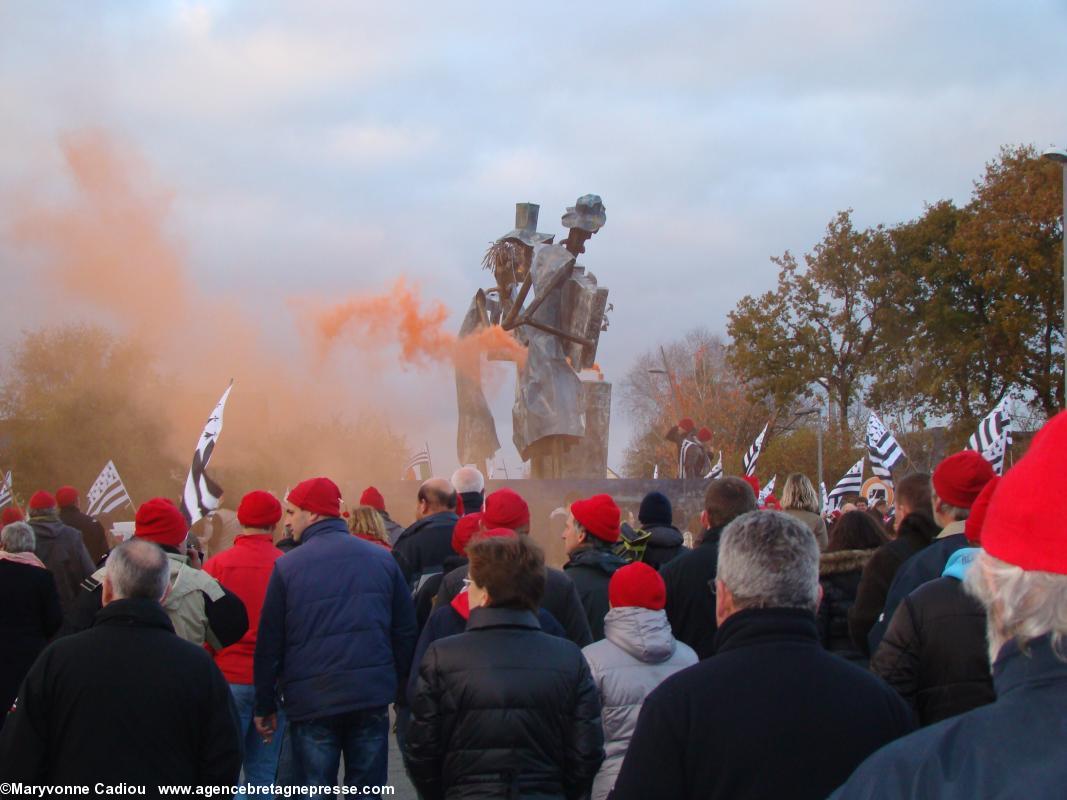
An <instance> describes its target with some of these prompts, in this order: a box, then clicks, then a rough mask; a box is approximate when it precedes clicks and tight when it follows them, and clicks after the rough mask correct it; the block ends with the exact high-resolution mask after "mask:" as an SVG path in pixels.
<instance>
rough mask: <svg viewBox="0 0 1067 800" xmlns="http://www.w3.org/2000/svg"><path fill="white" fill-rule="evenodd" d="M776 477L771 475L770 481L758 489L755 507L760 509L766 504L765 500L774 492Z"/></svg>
mask: <svg viewBox="0 0 1067 800" xmlns="http://www.w3.org/2000/svg"><path fill="white" fill-rule="evenodd" d="M777 477H778V476H777V475H772V476H771V479H770V480H769V481H767V485H766V486H764V487H763V488H762V489H760V491H759V497H758V498H757V500H756V505H758V506H760V507H761V508H762V507H763V504H764V503H766V502H767V498H768V497H770V495H771V492H773V491H774V480H775V478H777Z"/></svg>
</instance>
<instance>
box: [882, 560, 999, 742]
mask: <svg viewBox="0 0 1067 800" xmlns="http://www.w3.org/2000/svg"><path fill="white" fill-rule="evenodd" d="M871 671H872V672H874V673H875V674H877V675H880V676H881V677H882V678H884V679H885V680H886V682H887V683H888V684H889V685H890V686H892V687H893V688H894V689H896V690H897V691H898V692H900V695H901V697H903V698H904V699H905V700H907V701H908V702H909V703H910V704H911V705H912V707H913V708H914V709H915V711H916V713H917V714H918V716H919V724H920V725H930V724H932V723H934V722H939V721H940V720H943V719H948V718H949V717H954V716H956V715H957V714H962V713H963V712H964V711H970V710H971V709H972V708H978V707H979V706H983V705H985V704H986V703H992V702H993V701H994V700H995V699H996V695H995V694H994V692H993V676H992V674H991V672H990V669H989V653H988V650H987V646H986V615H985V609H983V608H982V606H981V605H980V604H979V603H978V601H977V600H975V599H974V598H973V597H971V596H970V595H968V594H966V593H965V592H964V591H963V584H961V583H960V582H959V581H958V580H957V579H956V578H950V577H943V578H938V579H937V580H933V581H930V582H928V583H924V584H923V585H922V586H920V587H919V588H918V589H916V590H915V591H914V592H912V593H911V594H909V595H908V596H907V597H906V598H904V602H903V603H901V604H900V605H899V606H897V610H896V613H894V614H893V619H892V621H891V622H890V623H889V628H888V629H887V630H886V633H885V637H884V638H883V639H882V643H881V644H880V645H878V649H877V650H876V651H875V653H874V655H873V656H871Z"/></svg>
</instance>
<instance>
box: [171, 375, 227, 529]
mask: <svg viewBox="0 0 1067 800" xmlns="http://www.w3.org/2000/svg"><path fill="white" fill-rule="evenodd" d="M232 388H233V380H232V379H231V380H230V385H229V386H227V387H226V391H225V392H223V393H222V399H221V400H219V404H218V405H217V406H215V410H214V411H212V412H211V416H210V417H208V419H207V424H206V425H204V432H203V433H202V434H200V440H199V441H198V442H197V445H196V450H195V452H193V466H192V467H190V469H189V477H188V478H186V479H185V491H184V492H183V493H182V506H181V508H182V514H184V515H185V519H186V520H188V522H189V524H190V525H193V524H194V523H195V522H196V521H197V520H199V519H201V518H202V517H204V516H206V515H207V514H208V513H209V512H211V511H214V510H215V509H216V508H218V507H219V500H221V499H222V487H221V486H219V485H218V484H217V483H215V481H213V480H211V478H209V477H208V476H207V473H206V472H205V471H204V470H206V469H207V465H208V462H210V461H211V454H212V452H214V450H215V442H216V441H218V438H219V434H220V433H222V412H223V410H224V409H225V408H226V400H227V398H229V396H230V390H231V389H232Z"/></svg>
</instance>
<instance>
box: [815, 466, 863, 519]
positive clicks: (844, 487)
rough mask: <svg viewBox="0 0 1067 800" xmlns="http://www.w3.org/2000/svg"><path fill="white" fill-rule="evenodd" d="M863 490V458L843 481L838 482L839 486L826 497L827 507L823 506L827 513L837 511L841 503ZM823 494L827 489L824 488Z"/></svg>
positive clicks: (846, 474) (843, 477)
mask: <svg viewBox="0 0 1067 800" xmlns="http://www.w3.org/2000/svg"><path fill="white" fill-rule="evenodd" d="M862 488H863V459H862V458H861V459H860V460H859V461H857V462H856V463H855V464H853V465H852V468H851V469H850V470H849V471H848V472H846V473H845V474H844V475H843V476H842V477H841V480H839V481H838V482H837V486H835V487H834V488H833V490H832V491H831V492H830V494H829V495H828V496H827V497H826V500H825V505H824V506H823V508H824V510H826V511H836V510H837V509H839V508H841V503H842V502H843V501H844V499H845V498H846V497H848V496H849V495H850V494H859V493H860V489H862ZM822 490H823V494H824V495H825V493H826V487H825V486H823V487H822Z"/></svg>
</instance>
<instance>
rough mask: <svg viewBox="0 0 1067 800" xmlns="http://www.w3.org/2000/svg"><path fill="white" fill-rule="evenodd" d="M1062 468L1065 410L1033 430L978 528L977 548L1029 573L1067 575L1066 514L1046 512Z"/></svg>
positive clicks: (1066, 461) (1066, 458) (1066, 464)
mask: <svg viewBox="0 0 1067 800" xmlns="http://www.w3.org/2000/svg"><path fill="white" fill-rule="evenodd" d="M1065 468H1067V412H1060V413H1059V414H1057V415H1056V416H1055V417H1053V418H1052V419H1051V420H1049V421H1048V422H1047V423H1045V426H1044V427H1043V428H1042V429H1041V430H1040V431H1038V434H1037V436H1035V437H1034V440H1033V442H1031V444H1030V449H1029V450H1027V452H1026V455H1025V456H1023V458H1022V459H1021V460H1020V461H1018V462H1017V463H1016V464H1015V466H1014V467H1012V468H1011V469H1010V470H1008V472H1007V473H1006V474H1005V475H1004V477H1003V478H1001V479H1000V484H999V485H998V486H997V489H996V491H995V492H994V493H993V497H992V499H991V500H990V502H989V510H988V511H987V512H986V515H985V524H984V525H983V526H982V548H983V549H984V550H985V551H986V552H987V553H989V555H991V556H993V557H994V558H999V559H1000V560H1001V561H1006V562H1007V563H1009V564H1014V565H1015V566H1017V567H1022V568H1023V569H1024V570H1027V571H1028V572H1029V571H1033V572H1054V573H1056V574H1057V575H1067V517H1064V515H1062V514H1055V513H1051V514H1050V513H1049V498H1050V497H1054V496H1055V495H1056V493H1057V492H1059V491H1060V484H1061V482H1062V481H1063V472H1064V469H1065Z"/></svg>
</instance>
